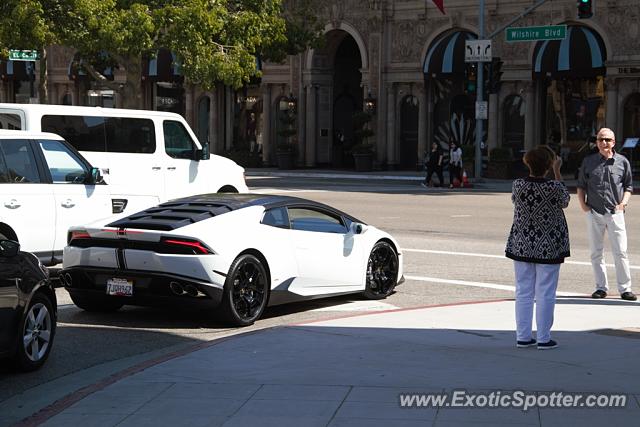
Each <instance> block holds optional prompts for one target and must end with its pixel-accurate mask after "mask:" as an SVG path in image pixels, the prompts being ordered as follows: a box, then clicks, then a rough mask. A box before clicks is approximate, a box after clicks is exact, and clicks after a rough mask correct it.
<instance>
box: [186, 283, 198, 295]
mask: <svg viewBox="0 0 640 427" xmlns="http://www.w3.org/2000/svg"><path fill="white" fill-rule="evenodd" d="M184 291H185V293H186V294H187V295H189V296H190V297H197V296H198V288H196V287H195V286H193V285H191V284H187V285H185V286H184Z"/></svg>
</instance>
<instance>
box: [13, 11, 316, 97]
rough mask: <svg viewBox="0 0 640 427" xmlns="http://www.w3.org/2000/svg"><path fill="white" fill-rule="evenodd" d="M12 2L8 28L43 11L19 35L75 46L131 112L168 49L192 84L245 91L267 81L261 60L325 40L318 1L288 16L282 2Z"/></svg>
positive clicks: (90, 70) (21, 27)
mask: <svg viewBox="0 0 640 427" xmlns="http://www.w3.org/2000/svg"><path fill="white" fill-rule="evenodd" d="M8 1H9V2H8V3H7V4H5V5H3V6H2V11H3V12H5V11H6V12H7V13H3V15H2V16H3V18H0V22H5V21H8V19H7V18H6V17H7V16H10V13H13V14H14V16H15V11H17V10H20V9H21V4H24V5H25V6H22V8H23V9H24V8H26V9H30V8H31V6H32V7H33V9H34V10H36V11H40V12H41V13H40V15H38V14H36V17H39V18H40V19H41V20H42V23H43V24H42V26H34V27H33V29H32V28H30V25H29V22H30V20H33V19H35V18H29V19H27V17H26V16H20V17H19V18H20V19H18V20H17V21H16V25H14V27H13V30H15V31H17V33H18V34H19V35H20V36H19V37H20V38H21V40H24V41H29V40H39V39H38V38H37V37H34V34H33V30H34V29H35V28H43V31H44V29H46V31H47V34H48V35H51V36H52V37H50V38H43V39H42V44H44V43H50V42H52V41H56V42H59V43H60V44H63V45H65V46H69V47H73V48H75V49H76V50H77V51H78V56H77V59H78V62H79V63H81V65H82V66H83V67H84V68H85V69H86V71H87V72H88V74H89V75H91V77H92V78H93V79H95V80H97V81H99V82H101V84H102V85H104V86H106V87H109V88H111V89H113V90H114V91H116V92H117V93H119V95H120V99H121V100H122V106H123V107H128V108H140V107H142V84H141V82H142V71H143V64H144V61H147V60H148V59H149V58H152V57H153V56H154V55H156V54H157V52H158V50H159V49H160V48H166V49H169V50H171V51H172V52H173V53H174V54H175V55H176V57H177V60H178V62H179V63H180V67H181V71H182V74H183V75H184V76H185V78H186V79H188V81H190V82H191V83H194V84H197V85H200V86H202V87H203V88H205V89H210V88H212V87H214V86H215V85H216V84H217V83H219V82H221V83H223V84H225V85H229V86H233V87H235V88H238V87H240V86H242V85H243V84H244V83H246V82H248V81H249V80H250V79H251V77H254V76H257V75H259V73H260V72H259V70H258V69H257V67H256V60H257V58H258V57H261V56H262V57H264V58H265V59H270V60H276V61H281V60H283V59H284V58H286V55H287V54H292V53H297V52H299V51H300V50H303V49H304V48H306V46H307V45H308V43H310V42H311V41H313V40H316V39H318V38H319V30H318V25H317V19H316V18H314V15H313V13H311V12H310V11H311V10H312V8H311V5H312V4H313V2H311V1H310V0H290V1H293V2H294V3H296V4H298V3H300V5H302V6H303V7H301V8H300V9H299V10H300V12H298V9H296V8H295V7H294V8H292V9H291V10H288V11H287V13H285V11H284V8H283V5H282V0H8ZM45 11H46V12H45ZM314 19H315V21H314ZM314 31H315V33H314ZM0 37H1V36H0ZM0 40H2V39H0ZM0 46H5V44H2V43H1V42H0ZM105 64H108V65H112V66H118V67H120V68H121V69H123V70H124V71H125V73H126V83H125V84H124V85H122V84H119V83H118V82H114V81H110V80H108V79H107V78H106V76H104V75H103V74H102V73H101V70H102V69H103V66H104V65H105Z"/></svg>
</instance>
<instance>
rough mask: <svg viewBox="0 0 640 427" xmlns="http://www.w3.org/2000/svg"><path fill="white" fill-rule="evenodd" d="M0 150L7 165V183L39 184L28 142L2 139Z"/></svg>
mask: <svg viewBox="0 0 640 427" xmlns="http://www.w3.org/2000/svg"><path fill="white" fill-rule="evenodd" d="M0 149H1V150H2V154H3V155H4V159H5V161H6V163H7V169H8V173H9V182H12V183H34V182H41V179H40V174H39V173H38V167H37V166H36V158H35V156H34V154H33V150H32V149H31V145H30V144H29V141H28V140H24V139H4V140H1V141H0Z"/></svg>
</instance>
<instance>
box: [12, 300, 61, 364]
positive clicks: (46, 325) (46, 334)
mask: <svg viewBox="0 0 640 427" xmlns="http://www.w3.org/2000/svg"><path fill="white" fill-rule="evenodd" d="M18 331H19V334H18V340H19V342H18V346H17V352H16V355H15V362H16V365H17V367H18V368H19V369H20V370H23V371H33V370H36V369H38V368H39V367H40V366H42V365H43V364H44V362H45V361H46V360H47V358H48V357H49V353H51V347H52V346H53V338H54V336H55V334H56V319H55V315H54V308H53V304H52V302H51V299H50V298H49V297H48V296H47V295H46V294H44V293H37V294H35V295H34V296H33V298H32V299H31V302H30V303H29V307H28V308H27V313H26V315H25V316H24V318H23V319H22V320H21V321H20V329H19V330H18Z"/></svg>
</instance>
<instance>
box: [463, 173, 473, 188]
mask: <svg viewBox="0 0 640 427" xmlns="http://www.w3.org/2000/svg"><path fill="white" fill-rule="evenodd" d="M462 187H464V188H471V187H473V185H471V183H470V182H469V178H468V177H467V171H466V170H464V171H462Z"/></svg>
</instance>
